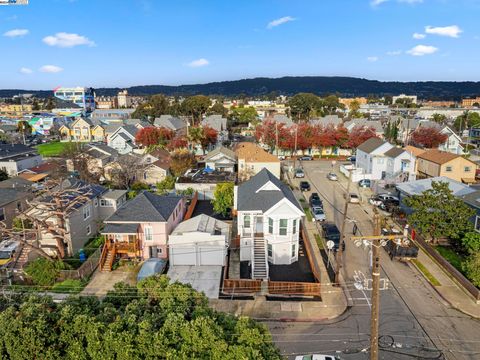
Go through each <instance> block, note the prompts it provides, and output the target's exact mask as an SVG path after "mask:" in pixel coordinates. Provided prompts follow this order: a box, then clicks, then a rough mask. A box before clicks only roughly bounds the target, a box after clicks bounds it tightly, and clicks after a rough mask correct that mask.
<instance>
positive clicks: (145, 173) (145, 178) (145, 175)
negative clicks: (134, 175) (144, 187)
mask: <svg viewBox="0 0 480 360" xmlns="http://www.w3.org/2000/svg"><path fill="white" fill-rule="evenodd" d="M147 177H148V174H147V172H146V171H145V172H144V173H143V180H147Z"/></svg>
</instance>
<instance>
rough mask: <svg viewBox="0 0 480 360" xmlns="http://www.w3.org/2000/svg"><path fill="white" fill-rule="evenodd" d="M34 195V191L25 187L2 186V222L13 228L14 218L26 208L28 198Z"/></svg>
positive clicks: (0, 189)
mask: <svg viewBox="0 0 480 360" xmlns="http://www.w3.org/2000/svg"><path fill="white" fill-rule="evenodd" d="M32 197H33V195H32V193H31V192H29V191H25V190H24V189H18V188H0V222H3V223H4V224H5V225H6V227H7V229H9V228H11V227H12V222H13V219H14V218H16V217H17V216H18V215H19V214H20V212H21V211H24V210H26V208H27V200H29V199H31V198H32Z"/></svg>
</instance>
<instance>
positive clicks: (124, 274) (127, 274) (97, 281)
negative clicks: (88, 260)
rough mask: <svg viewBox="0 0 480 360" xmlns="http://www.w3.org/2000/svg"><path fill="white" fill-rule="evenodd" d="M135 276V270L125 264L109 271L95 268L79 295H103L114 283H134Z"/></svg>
mask: <svg viewBox="0 0 480 360" xmlns="http://www.w3.org/2000/svg"><path fill="white" fill-rule="evenodd" d="M135 276H136V272H135V271H134V270H133V269H130V268H128V267H126V266H121V267H119V268H118V269H116V270H114V271H110V272H108V271H100V269H97V270H95V272H94V273H93V275H92V278H91V280H90V282H89V283H88V285H87V286H85V288H84V289H83V291H82V292H81V293H80V295H85V296H86V295H89V296H97V297H103V296H105V295H106V294H107V292H108V291H110V290H113V286H114V285H115V284H116V283H119V282H125V283H127V284H130V285H135V283H136V281H135Z"/></svg>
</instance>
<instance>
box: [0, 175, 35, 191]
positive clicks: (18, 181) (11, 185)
mask: <svg viewBox="0 0 480 360" xmlns="http://www.w3.org/2000/svg"><path fill="white" fill-rule="evenodd" d="M32 185H33V182H32V181H30V180H26V179H23V178H21V177H20V176H15V177H12V178H9V179H7V180H4V181H0V189H21V190H29V189H30V188H31V187H32Z"/></svg>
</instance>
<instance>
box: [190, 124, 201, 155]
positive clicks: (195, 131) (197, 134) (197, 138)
mask: <svg viewBox="0 0 480 360" xmlns="http://www.w3.org/2000/svg"><path fill="white" fill-rule="evenodd" d="M203 136H204V135H203V129H202V128H201V127H200V126H198V127H195V126H192V127H189V128H188V135H187V139H188V141H189V143H190V144H189V145H190V149H192V150H193V145H201V144H202V140H203Z"/></svg>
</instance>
